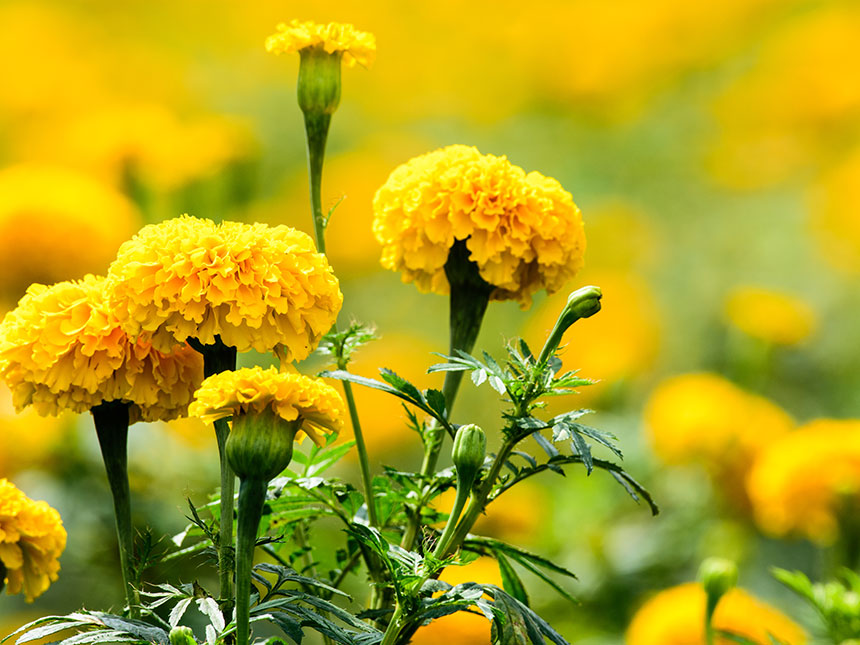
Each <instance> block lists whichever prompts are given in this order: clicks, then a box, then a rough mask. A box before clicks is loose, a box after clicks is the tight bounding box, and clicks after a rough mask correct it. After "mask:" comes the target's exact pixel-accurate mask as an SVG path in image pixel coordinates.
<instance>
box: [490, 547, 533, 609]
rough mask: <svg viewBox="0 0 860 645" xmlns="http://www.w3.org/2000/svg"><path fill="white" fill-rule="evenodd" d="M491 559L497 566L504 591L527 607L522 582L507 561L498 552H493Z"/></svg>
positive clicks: (527, 600)
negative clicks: (493, 559) (494, 560)
mask: <svg viewBox="0 0 860 645" xmlns="http://www.w3.org/2000/svg"><path fill="white" fill-rule="evenodd" d="M493 557H494V558H495V559H496V562H498V564H499V573H500V574H501V576H502V586H503V587H504V589H505V591H507V592H508V593H509V594H511V595H512V596H513V597H514V598H516V599H517V600H519V601H520V602H521V603H523V604H524V605H526V606H528V604H529V597H528V594H526V588H525V587H524V586H523V582H522V580H520V577H519V576H518V575H517V572H516V571H515V570H514V568H513V567H512V566H511V563H510V562H508V559H507V558H506V557H505V556H503V555H502V553H501V552H500V551H494V552H493Z"/></svg>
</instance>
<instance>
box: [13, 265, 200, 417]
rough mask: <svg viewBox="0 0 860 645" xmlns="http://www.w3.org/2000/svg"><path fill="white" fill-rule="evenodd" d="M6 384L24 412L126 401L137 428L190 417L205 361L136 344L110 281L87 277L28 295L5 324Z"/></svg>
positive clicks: (190, 353) (37, 287) (187, 351)
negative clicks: (111, 297)
mask: <svg viewBox="0 0 860 645" xmlns="http://www.w3.org/2000/svg"><path fill="white" fill-rule="evenodd" d="M0 378H2V379H3V380H5V381H6V383H7V384H8V385H9V387H10V388H11V389H12V393H13V403H14V405H15V407H16V408H17V409H18V410H21V409H23V408H24V407H26V406H28V405H32V406H33V407H34V408H35V409H36V411H37V412H39V414H42V415H48V414H58V413H59V412H60V411H61V410H64V409H69V410H72V411H74V412H85V411H88V410H89V409H90V408H92V407H94V406H96V405H99V404H100V403H102V402H103V401H117V400H122V401H127V402H130V403H132V404H133V405H132V406H131V409H130V411H129V414H130V420H131V422H132V423H134V422H135V421H140V420H143V421H155V420H158V419H171V418H175V417H177V416H180V415H182V414H184V412H185V410H186V408H187V406H188V403H189V402H190V401H191V395H192V392H193V391H194V388H195V387H196V384H198V383H200V381H201V380H202V379H203V361H202V358H201V356H200V355H199V354H198V353H197V352H195V351H194V350H192V349H191V348H190V347H188V346H187V345H186V346H184V347H180V348H177V349H176V351H174V352H172V353H170V354H164V353H161V352H159V351H156V350H155V349H153V347H152V345H151V344H150V343H149V342H147V341H146V340H144V339H143V338H138V339H137V340H136V341H132V340H131V339H130V338H129V337H128V336H127V335H126V334H125V333H124V332H123V331H122V329H121V328H120V327H119V322H118V321H117V319H116V317H115V316H114V315H113V310H112V309H111V308H110V306H109V304H108V300H107V291H106V280H105V278H103V277H96V276H93V275H87V276H86V277H85V278H84V279H83V280H78V281H69V282H60V283H58V284H55V285H53V286H51V287H48V286H45V285H42V284H34V285H32V286H31V287H30V288H29V289H28V290H27V293H26V294H25V295H24V297H23V298H21V301H20V302H19V303H18V306H17V307H16V308H15V309H13V310H12V311H10V312H9V313H8V314H7V315H6V317H5V318H4V319H3V322H2V324H0Z"/></svg>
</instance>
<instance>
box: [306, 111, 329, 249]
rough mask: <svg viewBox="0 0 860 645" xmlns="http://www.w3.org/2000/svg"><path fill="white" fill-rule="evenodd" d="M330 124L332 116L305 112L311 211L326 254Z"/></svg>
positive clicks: (316, 231) (319, 242)
mask: <svg viewBox="0 0 860 645" xmlns="http://www.w3.org/2000/svg"><path fill="white" fill-rule="evenodd" d="M330 123H331V114H321V113H314V112H305V132H306V134H307V139H308V182H309V186H310V192H311V209H312V211H313V216H314V235H315V237H316V242H317V251H319V252H320V253H325V227H326V223H327V222H326V218H325V215H323V212H322V169H323V161H325V144H326V140H327V139H328V129H329V125H330Z"/></svg>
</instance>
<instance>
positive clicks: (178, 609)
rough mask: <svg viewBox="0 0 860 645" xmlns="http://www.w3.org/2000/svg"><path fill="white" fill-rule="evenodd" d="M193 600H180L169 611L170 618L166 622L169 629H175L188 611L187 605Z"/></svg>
mask: <svg viewBox="0 0 860 645" xmlns="http://www.w3.org/2000/svg"><path fill="white" fill-rule="evenodd" d="M192 600H193V598H183V599H182V600H180V601H179V602H178V603H176V605H175V606H174V607H173V609H171V610H170V616H169V617H168V618H167V622H168V623H169V624H170V626H171V627H176V626H177V625H178V624H179V622H180V621H181V620H182V616H183V615H184V614H185V610H186V609H188V605H190V604H191V601H192Z"/></svg>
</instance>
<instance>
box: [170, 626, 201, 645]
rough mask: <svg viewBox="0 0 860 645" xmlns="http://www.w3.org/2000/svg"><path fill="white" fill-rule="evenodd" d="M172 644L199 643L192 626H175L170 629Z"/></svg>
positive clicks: (186, 644)
mask: <svg viewBox="0 0 860 645" xmlns="http://www.w3.org/2000/svg"><path fill="white" fill-rule="evenodd" d="M169 638H170V645H197V641H196V640H194V632H192V631H191V628H190V627H181V626H180V627H174V628H173V629H171V630H170V636H169Z"/></svg>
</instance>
